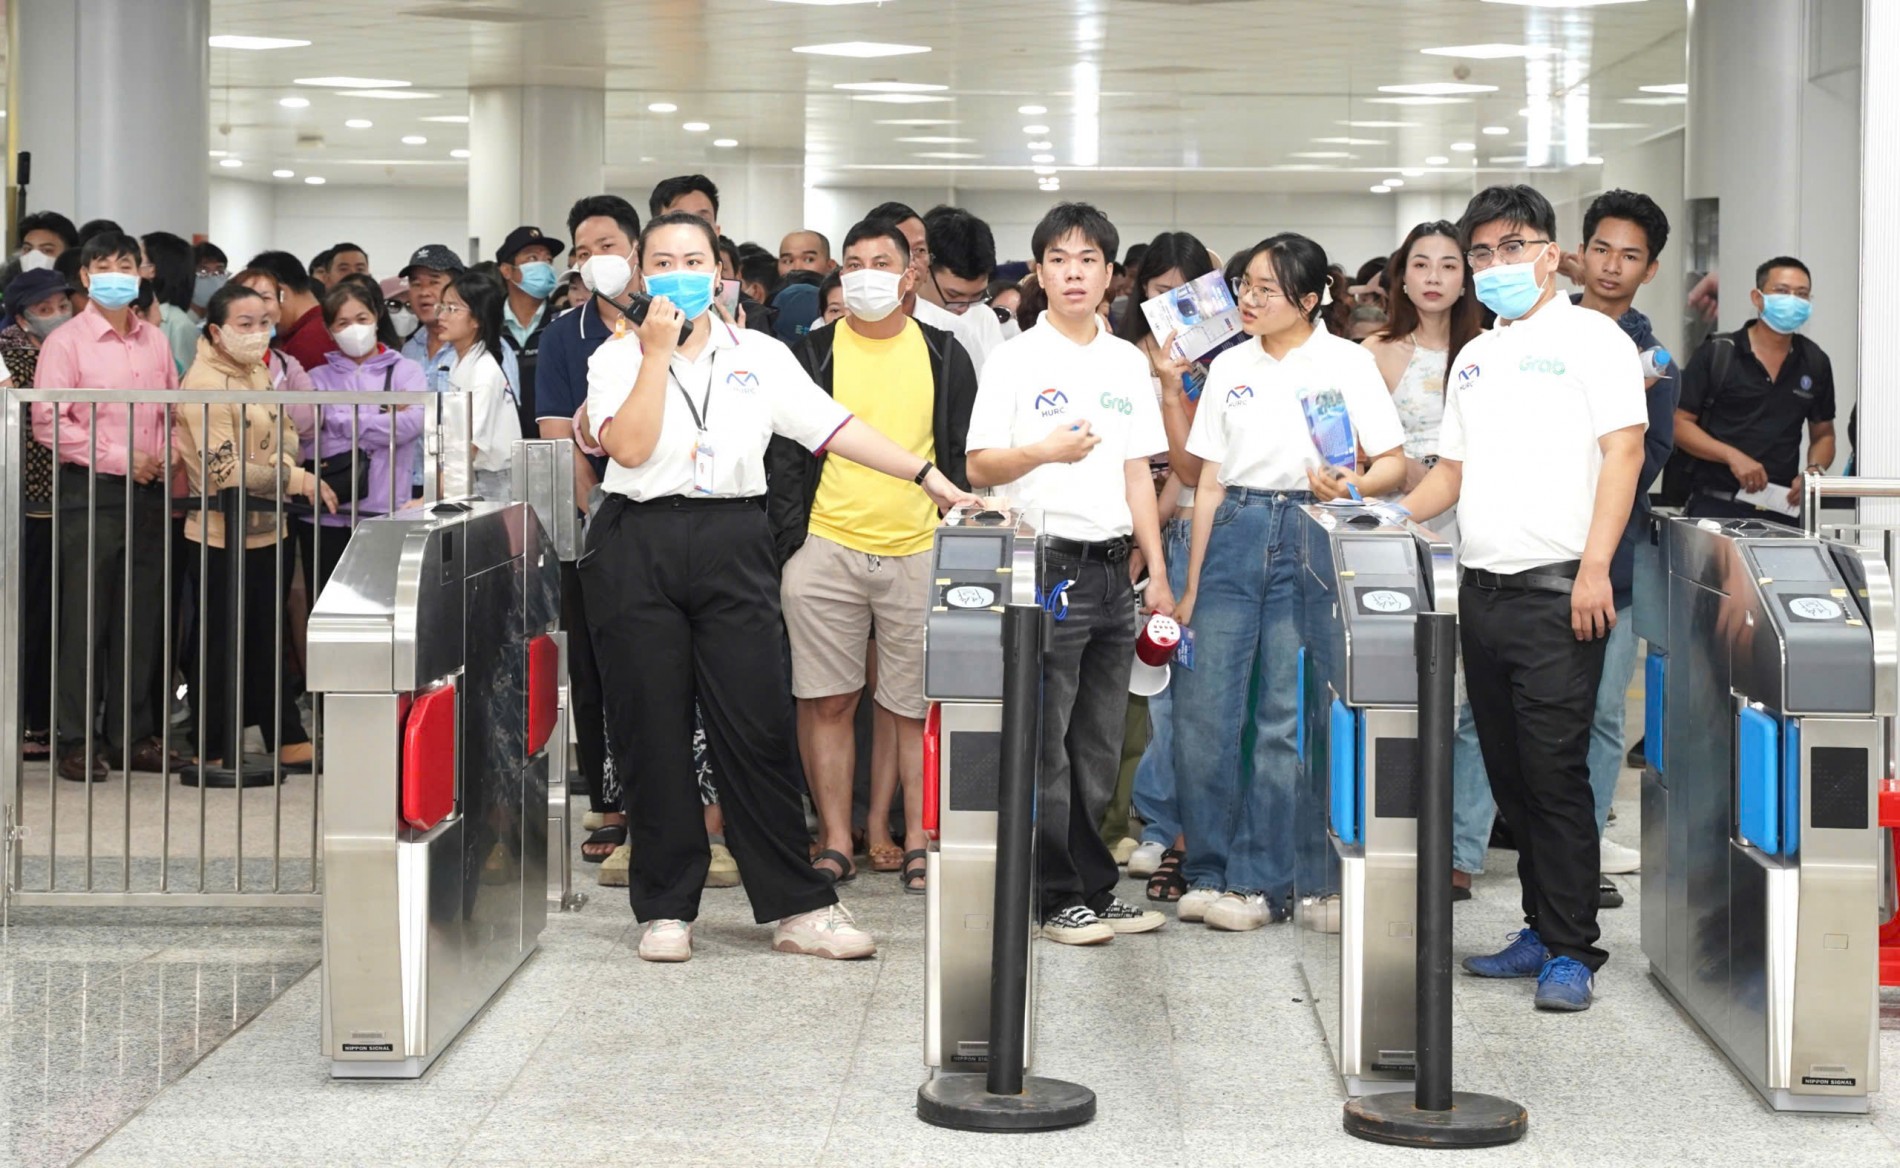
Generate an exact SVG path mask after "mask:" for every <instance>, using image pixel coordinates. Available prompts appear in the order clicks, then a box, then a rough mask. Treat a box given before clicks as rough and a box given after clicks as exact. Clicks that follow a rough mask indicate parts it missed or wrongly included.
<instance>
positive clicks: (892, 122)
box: [877, 118, 957, 127]
mask: <svg viewBox="0 0 1900 1168" xmlns="http://www.w3.org/2000/svg"><path fill="white" fill-rule="evenodd" d="M877 124H878V125H880V126H919V127H922V126H954V125H956V124H957V120H956V119H955V118H880V119H878V122H877Z"/></svg>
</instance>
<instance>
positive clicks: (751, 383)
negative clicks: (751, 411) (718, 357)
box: [726, 369, 759, 390]
mask: <svg viewBox="0 0 1900 1168" xmlns="http://www.w3.org/2000/svg"><path fill="white" fill-rule="evenodd" d="M726 384H727V385H730V386H731V387H732V388H734V389H738V390H754V389H757V388H759V375H758V374H756V373H748V372H747V371H746V370H744V369H734V370H733V371H732V372H731V373H728V374H726Z"/></svg>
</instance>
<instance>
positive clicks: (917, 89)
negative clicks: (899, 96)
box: [832, 81, 950, 93]
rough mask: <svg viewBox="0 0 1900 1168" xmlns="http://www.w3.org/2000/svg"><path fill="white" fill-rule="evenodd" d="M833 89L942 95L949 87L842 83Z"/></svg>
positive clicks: (920, 83)
mask: <svg viewBox="0 0 1900 1168" xmlns="http://www.w3.org/2000/svg"><path fill="white" fill-rule="evenodd" d="M832 88H833V89H849V90H853V91H856V92H860V93H942V92H943V91H944V90H946V89H949V88H950V87H949V86H948V85H930V84H926V83H925V82H921V81H841V82H839V83H838V84H836V85H834V86H832Z"/></svg>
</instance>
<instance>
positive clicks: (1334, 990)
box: [1294, 505, 1457, 1096]
mask: <svg viewBox="0 0 1900 1168" xmlns="http://www.w3.org/2000/svg"><path fill="white" fill-rule="evenodd" d="M1300 521H1301V524H1302V545H1303V546H1302V553H1303V554H1302V560H1303V571H1302V577H1301V626H1302V627H1301V633H1302V648H1301V650H1300V661H1299V678H1300V681H1299V686H1300V717H1299V724H1298V725H1299V730H1298V737H1299V754H1300V759H1301V761H1302V776H1301V787H1300V791H1299V799H1298V803H1297V811H1296V815H1297V825H1296V829H1295V830H1296V835H1295V839H1296V845H1295V846H1296V859H1297V866H1296V870H1295V893H1296V906H1295V909H1294V912H1295V915H1296V918H1297V919H1298V922H1299V925H1300V928H1299V930H1298V932H1299V947H1300V969H1301V973H1302V974H1303V976H1304V977H1305V980H1306V987H1307V996H1308V997H1309V998H1310V999H1311V1000H1312V1002H1313V1005H1314V1008H1315V1009H1316V1010H1317V1011H1318V1012H1319V1019H1320V1024H1321V1027H1322V1029H1324V1030H1325V1032H1326V1040H1327V1043H1328V1044H1329V1045H1330V1046H1331V1048H1332V1051H1333V1058H1334V1063H1335V1065H1336V1066H1337V1067H1338V1069H1339V1074H1340V1077H1341V1078H1342V1080H1343V1081H1344V1083H1345V1088H1346V1092H1347V1094H1349V1095H1355V1096H1356V1095H1363V1094H1366V1093H1368V1092H1375V1091H1392V1090H1399V1089H1408V1090H1409V1089H1410V1087H1411V1084H1412V1079H1413V1073H1414V1069H1415V1067H1416V1065H1417V1057H1416V1051H1415V1046H1416V1042H1417V1003H1416V995H1415V989H1414V986H1415V981H1416V975H1415V963H1416V941H1415V933H1416V918H1417V913H1418V793H1419V792H1418V783H1419V765H1420V763H1419V744H1418V669H1417V665H1416V661H1415V655H1414V643H1415V637H1416V632H1417V616H1418V613H1419V612H1420V611H1446V612H1450V611H1453V610H1454V609H1455V606H1456V598H1457V571H1456V566H1455V564H1454V562H1453V559H1452V550H1451V545H1450V543H1449V542H1447V541H1446V540H1445V539H1444V538H1443V537H1442V536H1439V535H1437V534H1435V533H1433V532H1431V531H1428V530H1426V529H1425V528H1422V527H1419V526H1417V525H1415V524H1409V523H1395V522H1392V521H1391V520H1388V519H1386V518H1383V517H1381V516H1380V515H1378V514H1376V513H1374V512H1373V511H1370V510H1368V509H1367V508H1365V507H1363V506H1350V507H1343V506H1330V505H1309V506H1307V507H1305V508H1303V509H1302V513H1301V520H1300Z"/></svg>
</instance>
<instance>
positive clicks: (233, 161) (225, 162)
mask: <svg viewBox="0 0 1900 1168" xmlns="http://www.w3.org/2000/svg"><path fill="white" fill-rule="evenodd" d="M218 165H219V166H223V167H227V168H229V169H231V170H236V169H237V168H238V167H240V166H243V165H244V160H243V159H240V158H220V159H218Z"/></svg>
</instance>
